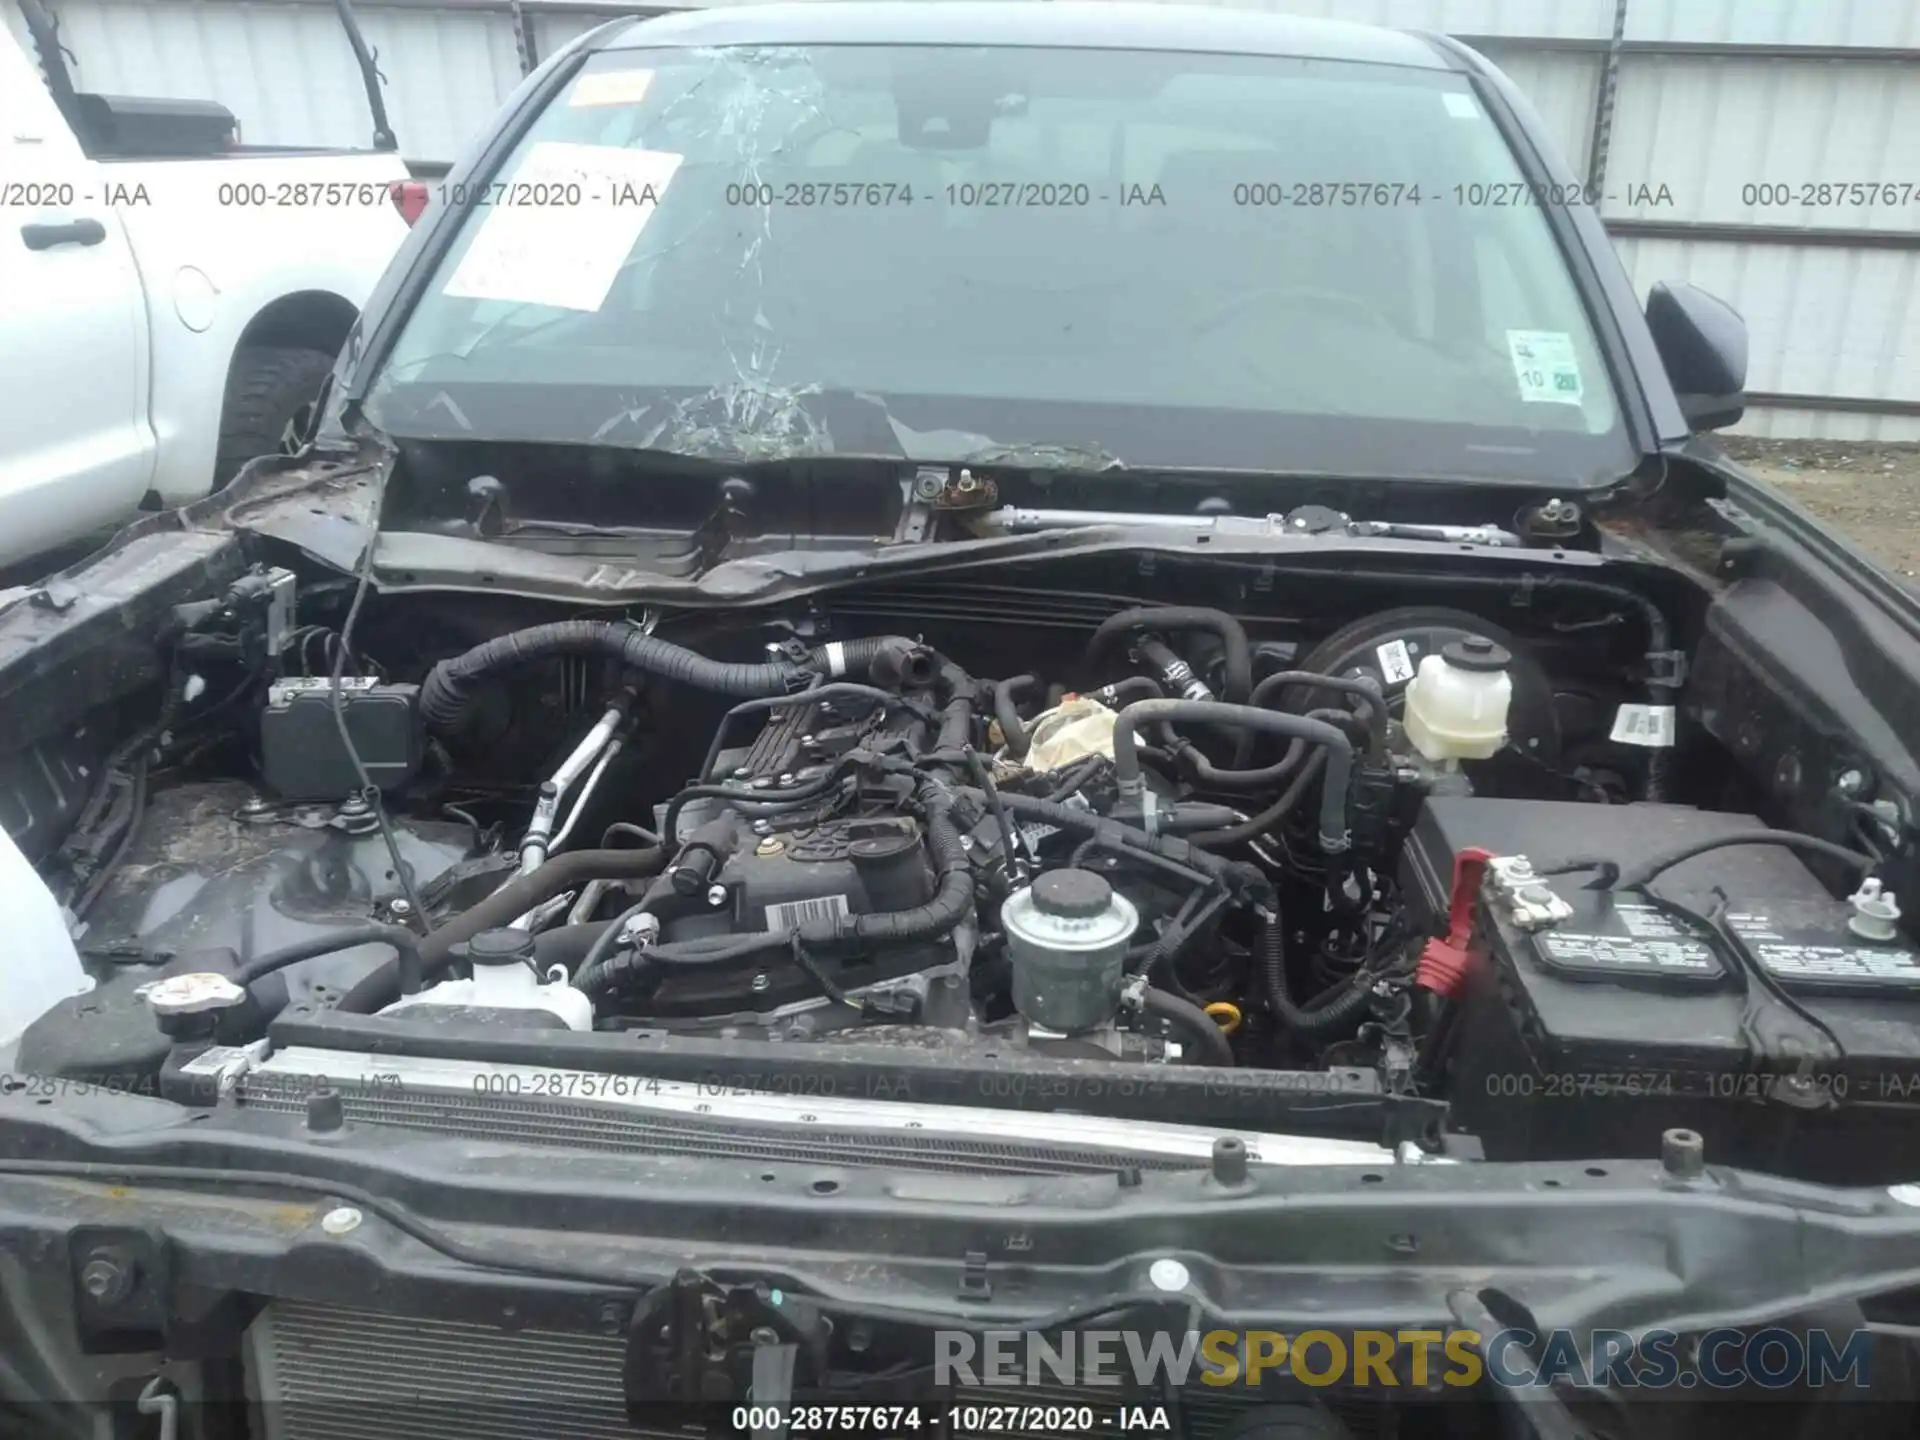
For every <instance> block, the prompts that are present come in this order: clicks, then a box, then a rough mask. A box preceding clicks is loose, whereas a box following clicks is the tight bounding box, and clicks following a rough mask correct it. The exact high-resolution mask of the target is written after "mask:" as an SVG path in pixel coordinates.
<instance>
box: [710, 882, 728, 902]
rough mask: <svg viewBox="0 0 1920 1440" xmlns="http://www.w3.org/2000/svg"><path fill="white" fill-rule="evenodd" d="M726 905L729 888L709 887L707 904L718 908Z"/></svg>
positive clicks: (721, 886) (720, 886)
mask: <svg viewBox="0 0 1920 1440" xmlns="http://www.w3.org/2000/svg"><path fill="white" fill-rule="evenodd" d="M726 903H727V887H726V886H724V885H709V886H708V887H707V904H709V905H713V906H716V907H717V906H721V905H724V904H726Z"/></svg>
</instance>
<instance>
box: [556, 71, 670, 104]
mask: <svg viewBox="0 0 1920 1440" xmlns="http://www.w3.org/2000/svg"><path fill="white" fill-rule="evenodd" d="M651 84H653V71H651V70H589V71H588V72H587V73H586V74H584V75H582V76H581V77H580V78H579V79H578V80H576V81H574V82H573V89H571V90H569V91H568V92H567V106H568V108H569V109H573V110H582V109H586V108H587V107H589V106H595V105H638V104H639V103H640V102H641V101H642V100H644V99H646V98H647V87H648V86H649V85H651Z"/></svg>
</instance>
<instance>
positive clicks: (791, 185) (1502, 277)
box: [368, 45, 1633, 484]
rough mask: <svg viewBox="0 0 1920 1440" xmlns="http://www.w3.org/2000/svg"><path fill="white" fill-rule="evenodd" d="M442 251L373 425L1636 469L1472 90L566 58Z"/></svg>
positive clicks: (1287, 461)
mask: <svg viewBox="0 0 1920 1440" xmlns="http://www.w3.org/2000/svg"><path fill="white" fill-rule="evenodd" d="M437 198H438V200H439V201H440V202H441V203H443V204H446V205H452V206H456V207H459V208H460V209H462V210H463V211H464V212H465V213H464V215H463V216H462V218H461V222H460V229H459V233H458V234H457V236H456V238H455V240H454V243H453V244H452V246H451V248H450V249H449V250H448V252H447V253H446V254H445V255H444V257H443V259H442V261H441V263H440V264H439V266H438V269H437V271H436V273H435V274H434V276H433V277H432V279H431V282H430V283H429V285H428V286H427V289H426V291H425V293H424V297H423V298H422V299H421V301H420V302H419V304H418V306H417V307H416V309H415V310H414V312H413V314H412V315H411V317H410V318H409V320H408V322H407V324H406V326H405V328H404V330H403V331H402V333H401V334H400V336H399V338H398V340H397V342H396V344H395V346H394V348H393V349H392V351H391V352H390V354H389V355H388V357H387V359H386V363H385V365H384V367H383V370H382V372H381V374H380V375H379V376H378V378H377V380H376V382H375V385H374V387H373V390H372V393H371V395H370V402H369V406H368V413H369V415H370V417H371V418H372V419H373V420H374V421H375V422H376V423H377V424H380V425H381V426H382V427H383V428H385V429H387V430H388V431H390V432H391V433H394V434H396V435H402V436H410V437H418V438H452V437H456V436H457V437H458V438H462V439H502V440H505V439H519V440H538V441H561V442H568V441H572V442H584V443H601V444H611V445H623V446H634V447H647V448H658V449H664V450H668V451H675V452H680V453H685V454H689V455H701V456H712V457H735V456H738V457H745V458H750V459H766V458H781V457H788V456H795V457H797V456H809V455H827V454H852V453H861V454H885V455H893V454H898V455H901V456H904V457H906V458H910V459H915V460H936V461H937V460H948V461H951V460H964V459H968V458H975V457H978V456H981V455H984V454H987V453H989V452H991V451H993V450H995V449H1000V448H1003V447H1014V448H1015V449H1018V448H1020V447H1024V446H1033V445H1045V446H1055V447H1067V448H1068V449H1070V450H1072V451H1075V452H1081V453H1085V452H1092V453H1096V454H1100V455H1104V456H1109V457H1113V458H1116V459H1118V460H1120V461H1122V462H1124V463H1125V464H1127V465H1129V466H1143V465H1146V466H1175V465H1177V466H1192V467H1219V468H1257V469H1262V470H1304V469H1312V470H1316V471H1319V472H1323V473H1333V474H1341V473H1352V474H1376V475H1377V474H1392V473H1400V474H1414V475H1418V474H1437V475H1457V476H1461V477H1471V478H1497V477H1502V476H1513V477H1519V476H1525V477H1528V478H1531V479H1535V480H1539V479H1547V480H1552V481H1561V482H1565V483H1570V484H1579V483H1595V482H1599V481H1602V480H1607V479H1612V478H1614V477H1616V476H1618V475H1620V474H1622V473H1625V472H1626V471H1627V470H1628V469H1630V468H1631V465H1632V462H1633V455H1632V452H1631V449H1630V446H1629V444H1628V441H1627V438H1626V436H1625V434H1624V432H1623V429H1622V425H1621V420H1620V415H1619V410H1618V404H1617V401H1616V396H1615V392H1614V389H1613V386H1612V382H1611V379H1610V376H1609V373H1608V369H1607V365H1606V362H1605V360H1604V359H1603V357H1602V354H1601V352H1600V349H1599V347H1598V346H1597V344H1596V342H1595V338H1594V334H1593V330H1592V327H1591V326H1590V324H1589V322H1588V318H1587V314H1586V310H1585V308H1584V306H1583V303H1582V300H1581V296H1580V294H1579V291H1578V289H1577V288H1576V286H1575V284H1574V283H1573V280H1572V278H1571V276H1570V274H1569V272H1568V269H1567V265H1566V261H1565V258H1564V256H1563V254H1562V252H1561V250H1560V248H1559V245H1558V243H1557V241H1556V237H1555V235H1554V233H1553V229H1552V227H1551V226H1550V224H1549V223H1548V217H1547V214H1546V211H1545V207H1546V206H1549V205H1552V204H1555V203H1564V201H1565V200H1566V199H1568V198H1571V197H1556V196H1552V195H1544V194H1541V193H1540V191H1539V187H1538V186H1536V185H1533V184H1530V183H1528V182H1527V181H1526V180H1524V179H1523V175H1522V171H1521V170H1520V168H1519V166H1518V165H1517V164H1516V162H1515V159H1514V157H1513V154H1512V152H1511V151H1510V149H1509V147H1508V145H1507V142H1506V140H1505V139H1504V137H1503V136H1502V134H1501V133H1500V130H1499V129H1498V127H1497V126H1496V125H1495V123H1494V121H1493V120H1492V118H1491V117H1490V116H1489V115H1488V114H1487V112H1486V110H1485V108H1484V106H1483V105H1482V104H1481V102H1480V100H1479V99H1478V98H1477V97H1476V96H1475V94H1474V93H1473V92H1472V90H1471V88H1470V87H1469V86H1468V84H1467V82H1466V80H1465V79H1464V77H1461V76H1459V75H1456V74H1453V73H1451V72H1448V71H1445V70H1441V69H1437V68H1436V69H1433V70H1423V69H1417V68H1410V67H1399V66H1389V65H1382V64H1363V63H1355V62H1350V61H1330V60H1317V59H1297V58H1278V57H1271V56H1245V55H1218V54H1190V53H1169V52H1157V51H1139V50H1117V49H1116V50H1093V49H1052V48H1020V47H1005V48H979V49H955V48H950V47H932V46H928V47H916V46H850V45H849V46H801V47H796V46H781V47H721V48H712V49H655V50H628V51H611V52H604V53H600V54H597V55H595V56H593V57H592V58H591V59H590V60H589V62H588V63H587V64H586V65H585V66H584V67H582V69H581V70H580V72H579V73H578V74H577V75H576V76H574V77H573V78H572V79H571V81H570V82H568V84H567V85H566V86H565V88H564V89H563V90H562V91H561V92H560V93H559V94H558V95H557V96H556V98H555V99H554V100H553V102H552V103H551V104H550V105H549V106H548V107H547V109H546V110H545V112H544V113H543V114H541V115H540V116H538V117H537V119H536V120H535V122H534V123H533V124H532V126H531V127H530V129H529V130H528V132H527V133H526V134H525V136H524V137H523V138H522V140H521V141H520V143H519V145H518V146H517V148H516V150H515V151H514V153H513V154H512V155H511V156H510V157H509V158H508V160H507V162H506V163H505V164H504V165H503V166H502V167H501V168H500V170H499V171H498V173H497V175H496V176H494V177H492V178H491V179H488V180H486V181H472V182H459V181H454V182H447V183H444V184H442V185H441V186H440V187H439V194H438V197H437Z"/></svg>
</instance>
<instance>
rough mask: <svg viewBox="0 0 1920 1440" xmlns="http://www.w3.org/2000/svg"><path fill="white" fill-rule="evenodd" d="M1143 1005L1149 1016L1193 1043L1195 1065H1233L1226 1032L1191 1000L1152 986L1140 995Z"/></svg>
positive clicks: (1231, 1051) (1231, 1048)
mask: <svg viewBox="0 0 1920 1440" xmlns="http://www.w3.org/2000/svg"><path fill="white" fill-rule="evenodd" d="M1140 1003H1141V1005H1142V1006H1143V1007H1145V1009H1146V1012H1147V1013H1148V1014H1149V1015H1157V1016H1158V1017H1159V1018H1160V1019H1162V1020H1164V1021H1166V1022H1167V1024H1168V1025H1169V1026H1171V1027H1172V1028H1173V1029H1174V1030H1177V1031H1178V1032H1179V1033H1180V1035H1181V1037H1182V1038H1183V1039H1187V1040H1190V1041H1192V1042H1193V1048H1194V1051H1195V1063H1196V1064H1201V1065H1232V1064H1233V1047H1232V1046H1231V1045H1229V1044H1228V1043H1227V1036H1226V1032H1225V1031H1223V1030H1222V1029H1221V1028H1220V1027H1219V1026H1218V1025H1216V1024H1215V1023H1214V1019H1213V1017H1212V1016H1211V1015H1209V1014H1207V1012H1206V1011H1204V1010H1202V1009H1201V1008H1200V1007H1199V1006H1198V1005H1195V1004H1194V1003H1193V1002H1192V1001H1191V1000H1182V999H1181V998H1180V997H1179V996H1178V995H1172V994H1169V993H1168V992H1167V991H1165V990H1155V989H1154V988H1153V987H1152V986H1151V985H1149V986H1148V987H1147V988H1146V989H1145V990H1144V991H1142V992H1141V995H1140Z"/></svg>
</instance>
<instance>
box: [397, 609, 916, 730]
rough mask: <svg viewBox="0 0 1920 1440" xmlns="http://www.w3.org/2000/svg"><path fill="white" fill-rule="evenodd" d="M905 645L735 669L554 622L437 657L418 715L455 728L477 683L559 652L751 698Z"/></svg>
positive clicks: (856, 668)
mask: <svg viewBox="0 0 1920 1440" xmlns="http://www.w3.org/2000/svg"><path fill="white" fill-rule="evenodd" d="M903 645H904V646H907V647H909V648H917V645H916V642H914V641H912V640H906V639H903V638H901V637H899V636H895V635H869V636H866V637H864V638H862V639H859V640H848V641H844V642H842V641H835V642H833V643H832V644H830V645H821V646H817V647H816V648H814V649H812V650H809V651H807V652H806V657H805V660H804V661H803V662H802V663H800V664H797V665H796V664H789V663H786V662H784V661H776V662H774V663H772V664H767V665H739V664H732V663H729V662H725V661H720V660H709V659H708V658H707V657H706V656H704V655H702V654H700V653H699V652H698V651H694V650H689V649H687V647H686V646H684V645H675V644H674V643H673V642H672V641H670V640H659V639H656V638H654V637H653V636H651V635H644V634H642V633H641V632H640V631H639V630H637V629H635V628H634V627H633V626H632V625H628V624H622V623H618V622H615V621H611V620H557V621H554V622H553V623H552V624H550V625H534V626H531V627H529V628H528V629H525V630H512V631H509V632H508V633H507V634H505V635H500V636H496V637H495V638H494V639H492V640H488V641H485V642H483V643H482V644H479V645H476V646H474V647H473V648H472V649H471V650H469V651H467V652H466V653H465V654H463V655H456V656H454V657H453V658H452V659H451V660H442V661H441V662H440V663H439V664H438V665H435V666H434V667H433V669H431V670H429V671H428V672H427V678H426V680H425V681H424V682H423V683H422V684H421V686H420V714H421V716H422V717H423V718H424V719H425V720H426V722H427V725H428V726H429V727H430V728H431V729H434V730H437V731H441V732H443V733H445V732H452V731H457V730H458V729H459V728H460V727H461V725H462V724H463V723H465V721H466V719H467V716H468V714H469V713H470V711H471V709H472V706H473V691H474V689H475V688H476V687H477V686H478V685H479V684H480V682H481V681H483V680H485V679H486V678H487V677H489V676H492V675H496V674H498V673H500V672H501V671H503V670H508V669H511V668H512V667H514V666H517V665H525V664H528V663H530V662H532V661H535V660H548V659H553V658H556V657H558V656H563V655H579V656H587V655H605V656H606V657H608V658H609V659H611V660H616V661H618V662H619V663H620V664H621V665H623V666H625V667H627V668H629V669H633V670H642V671H645V672H646V673H647V674H649V675H658V676H660V677H661V678H662V679H665V680H678V681H680V682H681V683H682V684H686V685H691V686H693V687H694V688H695V689H698V690H711V691H713V692H715V693H716V694H720V695H733V696H738V697H740V698H742V699H755V698H761V697H766V696H774V695H785V694H788V693H790V692H792V691H794V690H798V689H801V688H803V687H804V686H805V685H806V683H807V682H808V681H809V680H810V679H811V678H812V677H813V676H814V675H826V676H829V677H830V678H833V679H838V678H840V677H841V676H845V675H865V674H866V673H867V671H868V669H869V667H870V666H871V665H872V664H873V661H874V657H875V656H876V655H879V654H882V653H885V654H886V655H888V656H889V657H890V658H891V657H893V656H897V655H898V654H899V648H900V647H901V646H903Z"/></svg>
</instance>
